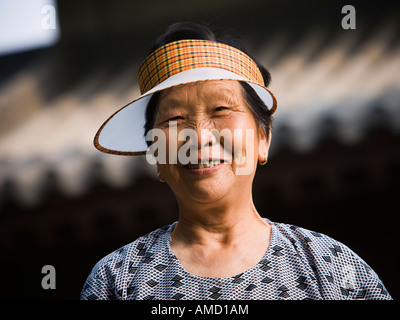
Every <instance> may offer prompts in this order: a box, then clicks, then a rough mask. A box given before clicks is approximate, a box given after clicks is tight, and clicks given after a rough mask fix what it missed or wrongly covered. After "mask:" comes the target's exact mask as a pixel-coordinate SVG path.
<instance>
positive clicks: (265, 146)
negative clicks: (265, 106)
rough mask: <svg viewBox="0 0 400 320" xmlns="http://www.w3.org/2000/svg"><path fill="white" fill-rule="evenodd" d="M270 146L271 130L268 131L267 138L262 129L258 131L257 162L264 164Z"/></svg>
mask: <svg viewBox="0 0 400 320" xmlns="http://www.w3.org/2000/svg"><path fill="white" fill-rule="evenodd" d="M270 144H271V130H269V132H268V137H267V136H266V134H265V132H264V131H263V130H262V129H260V132H259V144H258V160H259V161H260V162H265V161H266V160H267V158H268V151H269V146H270Z"/></svg>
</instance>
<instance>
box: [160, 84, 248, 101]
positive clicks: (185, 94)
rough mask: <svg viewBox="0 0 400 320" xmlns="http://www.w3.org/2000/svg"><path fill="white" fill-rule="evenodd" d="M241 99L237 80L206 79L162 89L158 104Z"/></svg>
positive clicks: (241, 95)
mask: <svg viewBox="0 0 400 320" xmlns="http://www.w3.org/2000/svg"><path fill="white" fill-rule="evenodd" d="M221 99H224V100H230V101H239V100H240V101H242V100H243V89H242V86H241V85H240V83H239V82H238V81H234V80H208V81H199V82H195V83H187V84H184V85H181V86H176V87H173V88H169V89H166V90H164V91H163V92H162V93H161V96H160V106H161V105H163V104H164V105H165V104H170V103H174V104H176V103H179V102H199V103H200V102H201V101H207V102H209V101H212V100H215V101H218V100H221Z"/></svg>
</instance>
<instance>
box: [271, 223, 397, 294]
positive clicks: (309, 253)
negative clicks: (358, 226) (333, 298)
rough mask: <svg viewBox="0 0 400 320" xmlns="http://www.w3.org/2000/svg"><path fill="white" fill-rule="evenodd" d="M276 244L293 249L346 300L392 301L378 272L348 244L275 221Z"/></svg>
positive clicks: (319, 276) (326, 285)
mask: <svg viewBox="0 0 400 320" xmlns="http://www.w3.org/2000/svg"><path fill="white" fill-rule="evenodd" d="M271 225H272V226H273V229H275V238H276V239H275V241H277V242H278V243H282V244H283V245H284V246H286V247H291V249H292V250H293V251H295V252H296V254H297V255H298V256H300V257H301V258H302V259H303V260H304V261H305V262H306V263H307V264H308V265H309V266H310V269H311V270H312V271H313V273H314V274H315V275H316V276H317V278H318V279H319V281H320V283H321V284H322V287H324V288H325V290H327V292H328V291H329V290H328V288H335V291H338V293H339V294H340V296H343V298H351V297H352V298H356V299H359V298H361V299H391V297H390V295H389V293H388V292H387V290H386V288H385V286H384V285H383V283H382V281H381V280H380V279H379V277H378V275H377V274H376V272H375V271H374V270H373V269H372V268H371V267H370V266H369V265H368V264H367V263H366V262H365V261H364V260H363V259H362V258H361V257H360V256H359V255H358V254H357V253H355V252H354V251H353V250H352V249H350V248H349V247H348V246H347V245H346V244H344V243H342V242H340V241H338V240H336V239H334V238H332V237H331V236H329V235H326V234H324V233H320V232H317V231H312V230H309V229H307V228H303V227H299V226H296V225H291V224H285V223H275V222H271Z"/></svg>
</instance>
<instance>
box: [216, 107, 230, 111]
mask: <svg viewBox="0 0 400 320" xmlns="http://www.w3.org/2000/svg"><path fill="white" fill-rule="evenodd" d="M224 110H228V108H227V107H217V108H215V110H214V111H224Z"/></svg>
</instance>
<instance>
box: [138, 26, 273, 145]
mask: <svg viewBox="0 0 400 320" xmlns="http://www.w3.org/2000/svg"><path fill="white" fill-rule="evenodd" d="M186 39H197V40H208V41H215V42H219V43H223V44H227V45H229V46H231V47H234V48H236V49H239V50H241V51H243V52H244V53H246V54H247V55H248V56H249V57H250V58H252V59H253V60H254V62H255V63H256V64H257V66H258V68H259V69H260V72H261V75H262V77H263V79H264V85H265V86H266V87H268V85H269V83H270V82H271V75H270V73H269V72H268V70H267V69H265V68H264V67H263V66H262V65H260V64H259V63H258V62H257V61H256V60H255V59H254V58H253V57H251V55H250V54H248V53H247V51H246V49H245V48H244V46H243V45H242V43H240V42H239V41H238V40H237V39H235V38H233V37H232V36H229V35H225V36H223V37H221V38H218V39H217V37H216V35H215V34H214V32H212V31H211V30H210V28H209V27H207V26H205V25H202V24H197V23H192V22H178V23H174V24H172V25H170V26H169V27H168V28H167V30H166V31H165V33H164V34H162V35H161V36H160V37H159V38H158V39H157V40H156V41H155V43H154V45H153V47H152V49H151V50H150V53H152V52H153V51H155V50H157V49H158V48H160V47H162V46H164V45H166V44H168V43H170V42H174V41H179V40H186ZM239 82H240V84H241V85H242V87H243V90H244V93H245V94H244V99H245V101H246V103H247V105H248V107H249V109H250V111H251V112H252V114H253V116H254V119H255V121H256V123H257V125H258V126H259V127H261V128H262V129H263V130H264V132H265V135H266V137H267V138H269V130H270V128H271V125H272V116H271V115H270V114H269V109H268V107H267V106H266V105H265V103H264V102H263V101H262V100H261V98H260V97H259V96H258V94H257V93H256V92H255V91H254V89H253V88H252V87H251V86H250V85H249V84H248V83H246V82H244V81H239ZM160 94H161V93H160V92H156V93H154V94H153V95H152V96H151V98H150V100H149V103H148V105H147V109H146V124H145V135H147V133H148V131H149V130H151V129H152V128H153V127H154V121H155V115H156V112H157V108H158V102H159V99H160ZM147 144H148V145H150V144H151V141H150V142H147Z"/></svg>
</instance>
